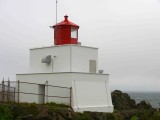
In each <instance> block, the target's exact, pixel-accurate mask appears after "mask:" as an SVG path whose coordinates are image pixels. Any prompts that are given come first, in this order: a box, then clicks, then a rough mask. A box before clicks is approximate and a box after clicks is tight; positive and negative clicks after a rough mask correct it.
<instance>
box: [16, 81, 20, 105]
mask: <svg viewBox="0 0 160 120" xmlns="http://www.w3.org/2000/svg"><path fill="white" fill-rule="evenodd" d="M17 86H18V88H17V89H18V94H17V102H18V103H19V87H20V82H19V80H18V85H17Z"/></svg>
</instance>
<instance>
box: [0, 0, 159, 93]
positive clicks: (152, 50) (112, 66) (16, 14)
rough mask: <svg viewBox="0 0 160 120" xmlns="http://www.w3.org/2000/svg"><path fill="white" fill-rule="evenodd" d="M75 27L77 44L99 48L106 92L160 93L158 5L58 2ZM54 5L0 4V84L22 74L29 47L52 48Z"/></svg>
mask: <svg viewBox="0 0 160 120" xmlns="http://www.w3.org/2000/svg"><path fill="white" fill-rule="evenodd" d="M66 14H67V15H68V16H69V19H70V20H71V21H72V22H74V23H76V24H78V25H79V26H80V29H79V41H80V42H82V45H85V46H93V47H98V48H99V69H103V70H104V72H105V73H109V74H110V87H111V90H114V89H120V90H130V91H160V0H59V1H58V21H61V20H63V16H64V15H66ZM54 24H55V0H0V46H1V47H0V79H2V78H3V77H5V80H7V77H10V79H11V80H15V74H16V73H25V72H27V71H28V66H29V48H33V47H43V46H50V45H53V31H52V30H51V29H50V28H49V26H51V25H54Z"/></svg>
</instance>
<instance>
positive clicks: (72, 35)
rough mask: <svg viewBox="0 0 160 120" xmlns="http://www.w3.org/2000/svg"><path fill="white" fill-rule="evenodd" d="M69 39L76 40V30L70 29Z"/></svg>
mask: <svg viewBox="0 0 160 120" xmlns="http://www.w3.org/2000/svg"><path fill="white" fill-rule="evenodd" d="M71 38H77V29H75V28H71Z"/></svg>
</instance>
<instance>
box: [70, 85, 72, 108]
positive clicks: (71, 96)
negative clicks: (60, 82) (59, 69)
mask: <svg viewBox="0 0 160 120" xmlns="http://www.w3.org/2000/svg"><path fill="white" fill-rule="evenodd" d="M70 107H72V87H70Z"/></svg>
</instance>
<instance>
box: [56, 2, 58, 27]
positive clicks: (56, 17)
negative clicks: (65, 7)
mask: <svg viewBox="0 0 160 120" xmlns="http://www.w3.org/2000/svg"><path fill="white" fill-rule="evenodd" d="M57 3H58V0H56V24H57Z"/></svg>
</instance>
